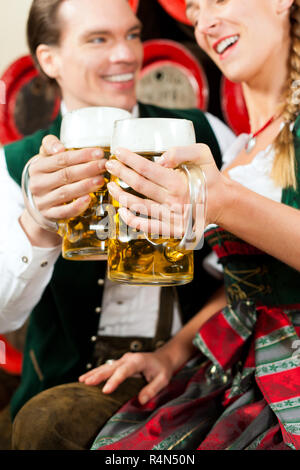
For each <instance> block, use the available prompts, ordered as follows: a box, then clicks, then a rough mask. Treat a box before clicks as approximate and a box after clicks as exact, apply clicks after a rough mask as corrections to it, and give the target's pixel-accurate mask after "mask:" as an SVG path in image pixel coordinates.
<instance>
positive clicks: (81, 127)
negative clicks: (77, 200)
mask: <svg viewBox="0 0 300 470" xmlns="http://www.w3.org/2000/svg"><path fill="white" fill-rule="evenodd" d="M130 117H131V114H130V113H129V112H127V111H125V110H123V109H118V108H109V107H90V108H81V109H77V110H75V111H71V112H69V113H66V114H65V116H64V117H63V120H62V124H61V132H60V140H61V142H62V143H63V145H64V147H65V149H66V150H78V149H83V148H90V147H97V148H101V149H102V150H103V151H104V156H105V158H109V155H110V145H111V138H112V133H113V129H114V123H115V121H117V120H120V119H125V118H127V119H128V118H130ZM29 164H30V162H29ZM29 164H28V165H27V166H26V168H25V169H24V172H23V182H22V187H23V195H24V199H25V205H26V207H27V208H28V210H29V212H30V214H31V215H32V217H33V218H34V219H35V220H36V221H37V222H38V223H39V224H40V225H41V226H44V227H45V228H46V229H48V230H52V231H56V232H57V233H59V234H60V235H61V237H62V239H63V241H62V256H63V258H65V259H68V260H101V259H107V245H108V233H109V230H108V212H109V205H108V190H107V186H106V185H107V182H108V180H109V177H110V176H109V174H108V173H106V174H105V175H104V177H105V178H104V179H105V183H104V185H103V186H102V187H101V188H100V189H99V190H98V191H96V192H95V193H92V194H90V196H91V203H90V205H89V207H88V209H87V210H86V211H85V212H84V213H83V214H81V215H79V216H78V217H74V218H72V219H69V220H61V221H59V223H55V222H51V221H48V220H45V219H44V218H43V216H42V215H41V214H40V213H39V212H38V211H37V210H36V208H35V205H34V201H33V198H32V195H31V194H30V191H29V172H28V168H29Z"/></svg>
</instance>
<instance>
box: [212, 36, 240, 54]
mask: <svg viewBox="0 0 300 470" xmlns="http://www.w3.org/2000/svg"><path fill="white" fill-rule="evenodd" d="M239 39H240V36H239V35H238V34H235V35H231V36H226V37H224V38H222V39H219V40H218V41H217V42H215V43H214V44H213V46H212V47H213V49H214V51H215V52H216V53H217V54H218V56H219V58H220V59H221V60H224V59H225V58H226V57H227V56H228V54H229V53H230V52H231V51H232V49H233V48H234V47H235V46H236V45H237V43H238V41H239Z"/></svg>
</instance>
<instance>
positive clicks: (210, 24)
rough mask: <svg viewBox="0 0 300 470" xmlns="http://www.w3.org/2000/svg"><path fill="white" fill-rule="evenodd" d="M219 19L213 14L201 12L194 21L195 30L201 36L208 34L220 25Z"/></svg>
mask: <svg viewBox="0 0 300 470" xmlns="http://www.w3.org/2000/svg"><path fill="white" fill-rule="evenodd" d="M220 22H221V21H220V19H219V18H217V16H216V15H214V14H213V12H210V11H203V10H202V11H201V12H199V14H198V17H197V19H196V26H195V28H196V29H197V30H198V32H199V33H201V34H210V33H212V32H214V31H215V30H216V28H217V27H218V26H219V24H220Z"/></svg>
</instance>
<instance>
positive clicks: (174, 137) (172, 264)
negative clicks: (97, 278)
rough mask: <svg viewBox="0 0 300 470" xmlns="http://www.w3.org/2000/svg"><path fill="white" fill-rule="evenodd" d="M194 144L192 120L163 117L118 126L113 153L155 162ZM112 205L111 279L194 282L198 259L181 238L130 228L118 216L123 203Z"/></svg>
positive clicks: (152, 282) (175, 282)
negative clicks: (173, 149)
mask: <svg viewBox="0 0 300 470" xmlns="http://www.w3.org/2000/svg"><path fill="white" fill-rule="evenodd" d="M175 121H176V122H175ZM193 143H195V134H194V128H193V124H192V123H191V122H190V121H185V120H179V119H159V118H158V119H152V118H146V119H132V120H131V122H128V120H124V121H122V122H117V123H116V124H115V131H114V134H113V140H112V154H113V151H114V149H115V148H116V147H125V148H128V149H129V150H131V151H133V152H135V153H137V154H138V155H140V156H141V158H147V159H149V160H151V161H155V160H156V159H157V158H158V157H159V156H161V155H162V153H163V152H164V151H166V150H167V149H168V148H170V147H173V146H178V145H188V144H193ZM112 158H114V156H113V155H112ZM111 180H112V181H114V182H115V183H117V184H119V185H120V186H121V187H122V189H123V190H124V191H125V192H126V193H128V194H135V195H137V196H138V197H141V198H144V196H142V195H140V194H136V193H135V191H134V190H133V189H132V188H130V187H128V186H127V185H126V184H125V183H124V182H123V181H120V180H119V179H118V178H115V177H113V176H112V177H111ZM112 204H113V206H114V208H115V216H114V219H115V224H116V227H115V230H116V233H115V236H114V237H111V238H110V240H109V243H108V277H109V279H110V280H112V281H119V282H126V283H132V284H145V285H148V284H157V285H161V286H172V285H180V284H186V283H188V282H190V281H192V279H193V273H194V258H193V252H192V251H191V250H186V249H184V248H181V247H180V240H179V239H175V238H172V237H168V238H166V236H159V235H157V234H145V233H143V232H139V231H137V230H135V229H132V228H130V227H128V226H127V225H126V224H125V222H124V221H123V220H122V219H121V217H120V216H119V214H118V208H119V207H120V205H119V203H118V202H117V201H116V200H114V199H112ZM149 215H151V214H149Z"/></svg>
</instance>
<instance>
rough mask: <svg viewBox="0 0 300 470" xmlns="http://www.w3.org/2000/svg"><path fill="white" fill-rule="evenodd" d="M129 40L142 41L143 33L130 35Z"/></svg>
mask: <svg viewBox="0 0 300 470" xmlns="http://www.w3.org/2000/svg"><path fill="white" fill-rule="evenodd" d="M127 39H129V40H132V39H141V33H130V34H128V36H127Z"/></svg>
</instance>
